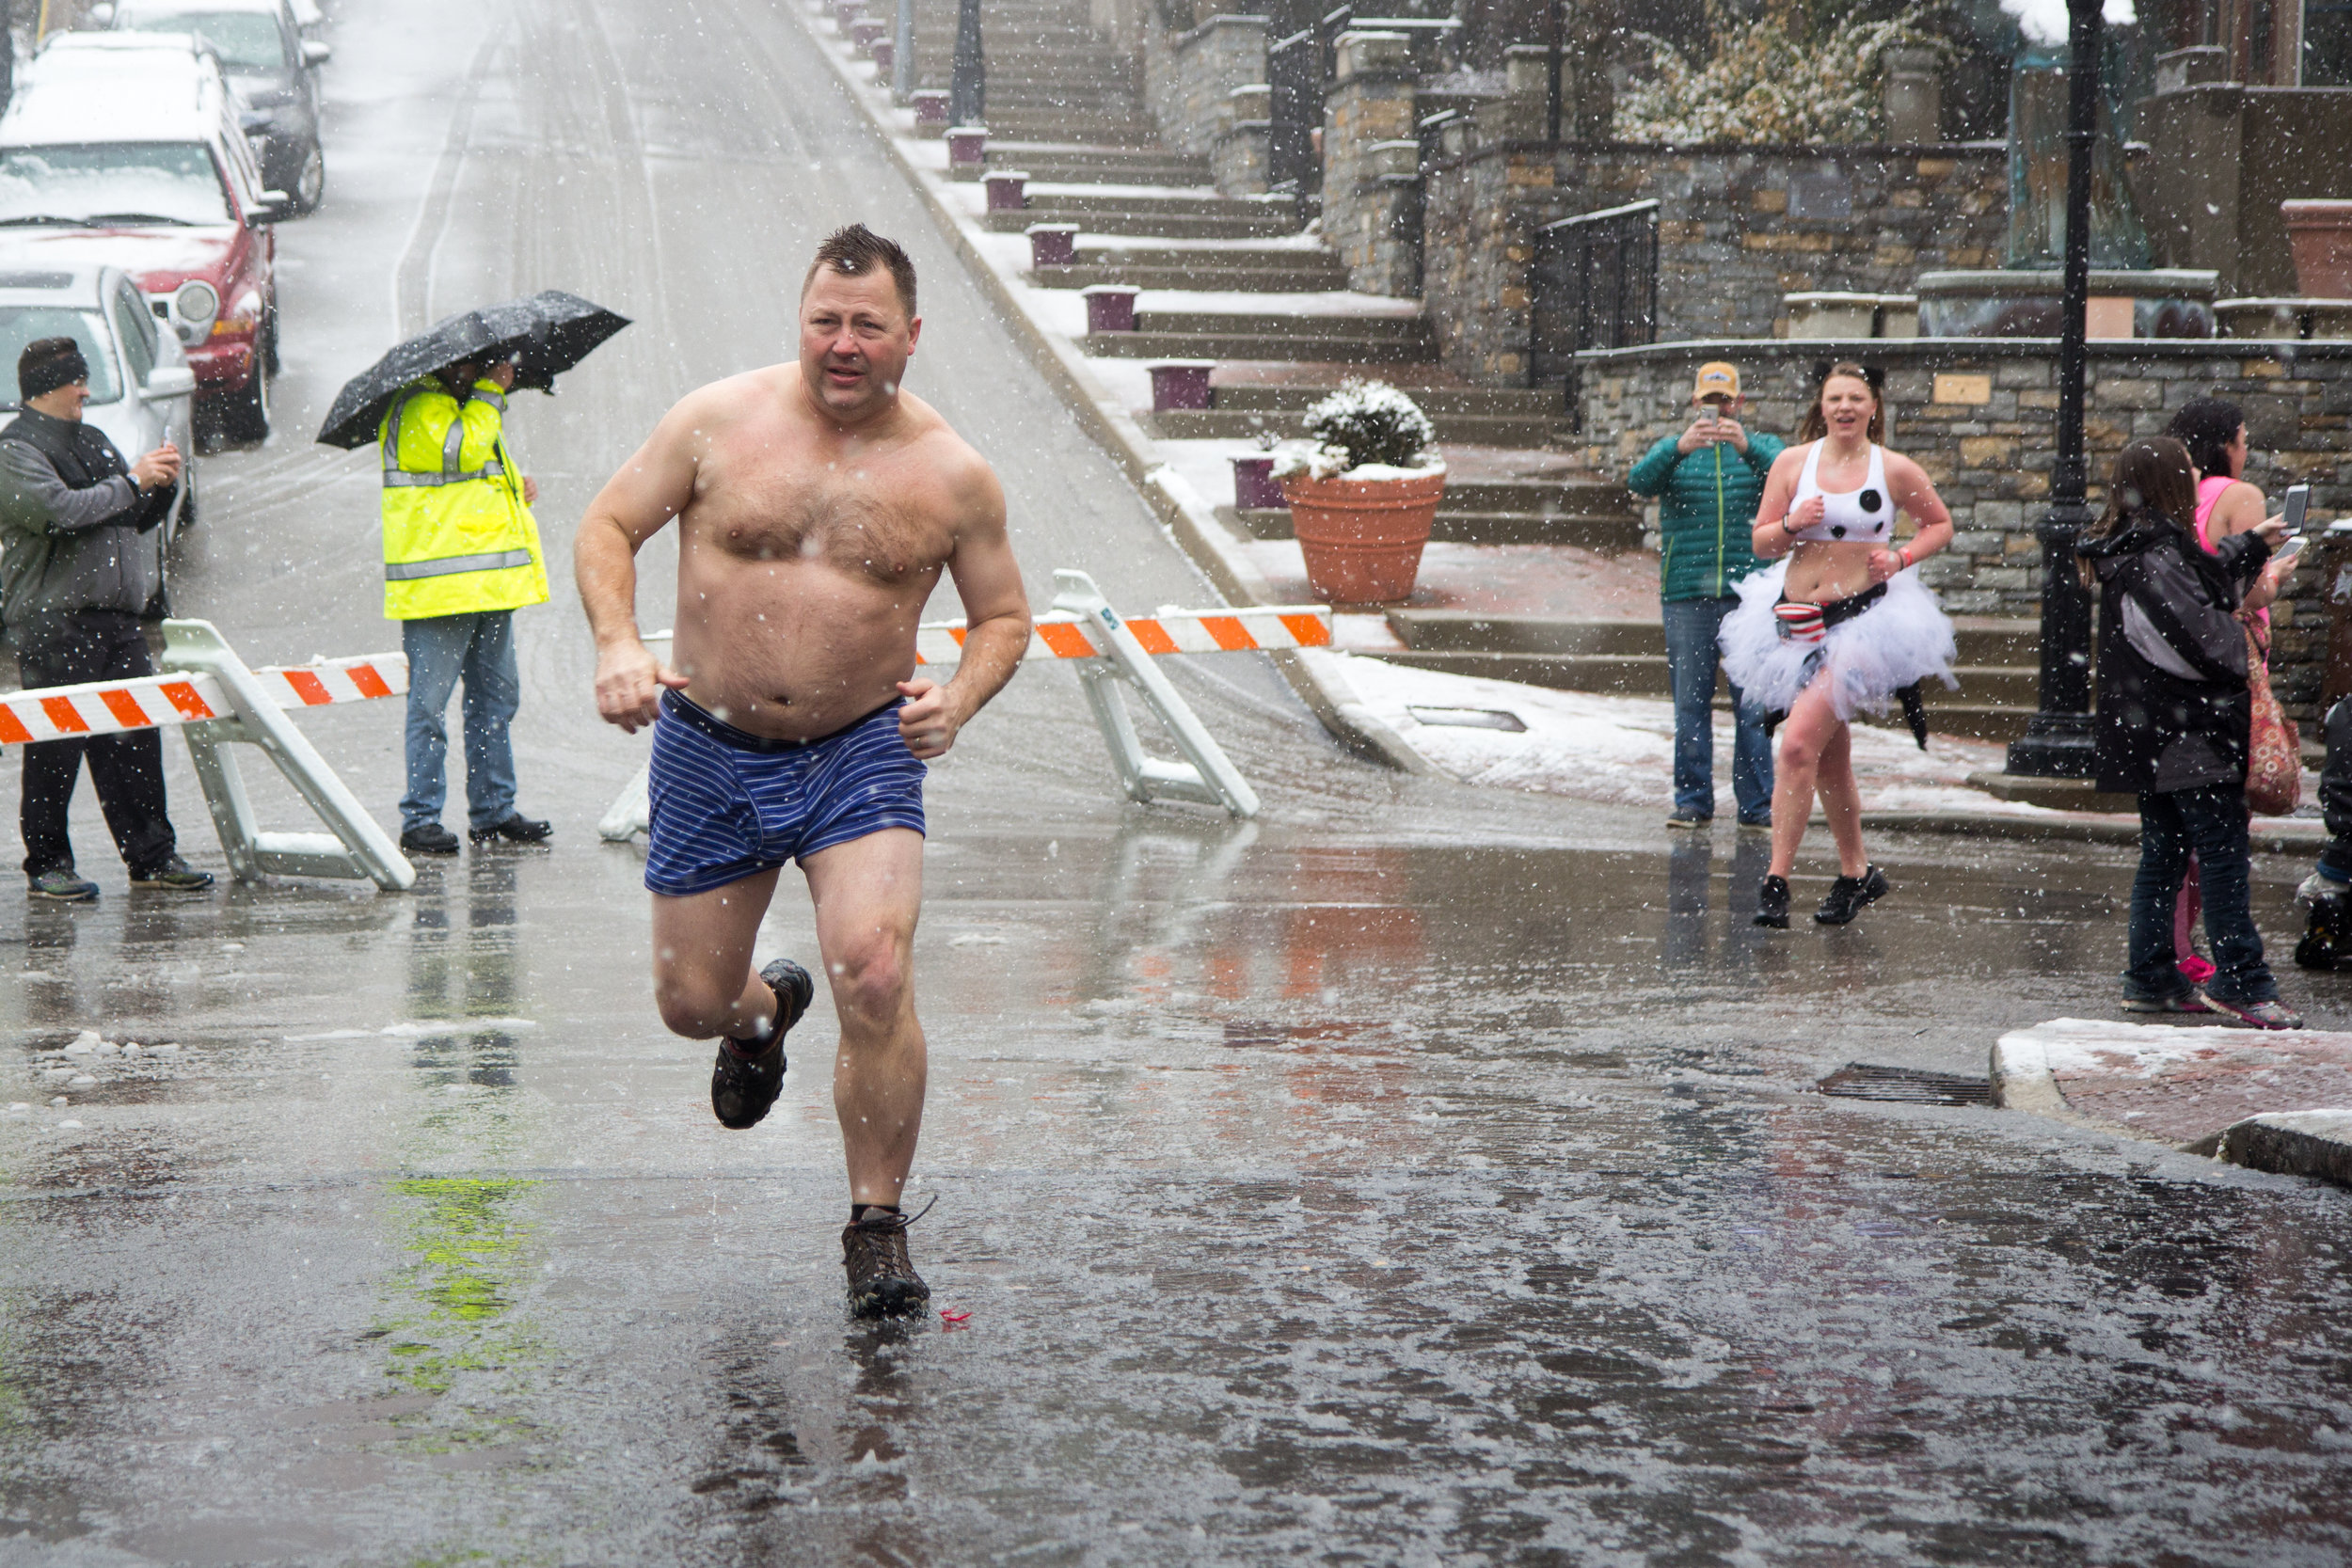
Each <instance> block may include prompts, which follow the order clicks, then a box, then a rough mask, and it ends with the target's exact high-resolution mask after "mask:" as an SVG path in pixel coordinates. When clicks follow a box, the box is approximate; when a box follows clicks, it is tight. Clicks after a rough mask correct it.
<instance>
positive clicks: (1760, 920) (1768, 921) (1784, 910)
mask: <svg viewBox="0 0 2352 1568" xmlns="http://www.w3.org/2000/svg"><path fill="white" fill-rule="evenodd" d="M1756 924H1757V925H1758V926H1770V927H1772V929H1773V930H1775V931H1785V930H1787V929H1788V878H1786V877H1767V878H1765V879H1764V883H1763V885H1762V886H1761V887H1759V888H1757V889H1756Z"/></svg>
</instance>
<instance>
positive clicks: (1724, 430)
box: [1715, 414, 1748, 451]
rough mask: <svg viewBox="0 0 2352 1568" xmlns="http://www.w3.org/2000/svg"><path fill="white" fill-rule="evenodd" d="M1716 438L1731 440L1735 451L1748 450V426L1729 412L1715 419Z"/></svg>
mask: <svg viewBox="0 0 2352 1568" xmlns="http://www.w3.org/2000/svg"><path fill="white" fill-rule="evenodd" d="M1715 439H1717V440H1718V441H1728V442H1730V443H1731V447H1732V450H1733V451H1747V450H1748V432H1747V427H1746V426H1744V425H1742V424H1741V423H1740V421H1739V420H1735V419H1733V418H1732V417H1731V416H1730V415H1728V414H1725V415H1724V417H1723V418H1722V419H1720V420H1716V421H1715Z"/></svg>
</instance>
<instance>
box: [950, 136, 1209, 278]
mask: <svg viewBox="0 0 2352 1568" xmlns="http://www.w3.org/2000/svg"><path fill="white" fill-rule="evenodd" d="M988 166H989V167H991V168H1017V169H1025V170H1026V171H1027V172H1028V176H1029V178H1030V179H1032V180H1040V181H1047V182H1053V183H1057V184H1089V183H1094V184H1120V185H1206V184H1208V183H1209V182H1210V180H1211V174H1210V170H1209V161H1208V160H1207V159H1206V158H1188V157H1185V156H1184V154H1182V153H1178V152H1168V151H1164V150H1160V149H1157V148H1136V147H1089V146H1087V145H1086V144H1085V143H1083V142H1058V141H1057V142H1006V141H999V140H995V139H994V138H991V141H990V145H989V149H988ZM1083 254H1084V253H1083V252H1081V255H1083Z"/></svg>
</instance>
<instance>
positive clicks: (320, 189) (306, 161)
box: [286, 142, 326, 214]
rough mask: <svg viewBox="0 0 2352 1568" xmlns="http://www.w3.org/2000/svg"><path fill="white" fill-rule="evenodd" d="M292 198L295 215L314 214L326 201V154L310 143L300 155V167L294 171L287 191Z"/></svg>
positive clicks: (315, 144) (313, 143)
mask: <svg viewBox="0 0 2352 1568" xmlns="http://www.w3.org/2000/svg"><path fill="white" fill-rule="evenodd" d="M286 194H287V195H289V196H291V197H293V198H294V211H295V212H296V213H303V214H308V213H315V212H317V211H318V210H319V203H320V202H321V201H324V200H326V151H325V150H323V149H322V148H321V147H320V146H319V144H318V143H317V142H312V143H311V144H310V149H309V150H307V151H306V152H304V153H303V155H302V166H301V167H299V168H297V169H295V170H294V183H293V185H292V187H291V188H290V189H289V190H288V191H287V193H286Z"/></svg>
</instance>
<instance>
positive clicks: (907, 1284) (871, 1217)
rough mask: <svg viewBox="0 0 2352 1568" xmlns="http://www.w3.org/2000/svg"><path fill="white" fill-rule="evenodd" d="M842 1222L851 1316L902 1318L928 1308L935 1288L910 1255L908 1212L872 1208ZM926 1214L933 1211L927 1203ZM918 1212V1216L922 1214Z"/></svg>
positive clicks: (842, 1257)
mask: <svg viewBox="0 0 2352 1568" xmlns="http://www.w3.org/2000/svg"><path fill="white" fill-rule="evenodd" d="M865 1212H866V1217H865V1218H864V1219H861V1220H851V1221H850V1223H849V1224H848V1225H845V1226H843V1227H841V1266H842V1268H843V1269H845V1270H847V1271H848V1273H849V1275H850V1316H851V1317H856V1318H898V1317H904V1316H907V1315H908V1314H910V1313H914V1312H920V1311H921V1310H923V1307H924V1304H925V1303H927V1302H929V1301H930V1299H931V1288H930V1286H928V1285H926V1284H924V1283H923V1276H922V1275H919V1274H916V1273H915V1272H914V1261H913V1260H912V1259H909V1258H908V1257H907V1227H908V1226H910V1225H912V1224H914V1221H913V1220H910V1219H908V1218H907V1216H906V1215H904V1214H901V1213H898V1212H894V1211H891V1210H888V1209H876V1208H872V1207H868V1208H867V1209H866V1211H865ZM924 1212H925V1213H929V1212H930V1210H929V1209H928V1208H926V1209H925V1210H924ZM918 1217H919V1216H918Z"/></svg>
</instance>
